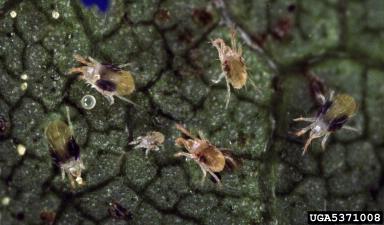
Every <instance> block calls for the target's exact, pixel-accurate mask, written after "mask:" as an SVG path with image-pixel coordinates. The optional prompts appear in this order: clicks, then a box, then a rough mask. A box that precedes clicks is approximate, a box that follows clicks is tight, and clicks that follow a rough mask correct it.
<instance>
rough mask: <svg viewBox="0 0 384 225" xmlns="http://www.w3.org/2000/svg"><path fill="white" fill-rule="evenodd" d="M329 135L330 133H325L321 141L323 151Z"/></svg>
mask: <svg viewBox="0 0 384 225" xmlns="http://www.w3.org/2000/svg"><path fill="white" fill-rule="evenodd" d="M329 135H331V134H330V133H327V134H326V135H325V136H324V137H323V140H322V141H321V148H322V149H323V151H324V150H325V143H326V142H327V140H328V138H329Z"/></svg>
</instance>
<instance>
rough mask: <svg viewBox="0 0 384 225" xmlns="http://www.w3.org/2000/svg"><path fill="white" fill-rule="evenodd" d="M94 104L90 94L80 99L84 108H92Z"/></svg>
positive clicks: (93, 98) (94, 101) (94, 100)
mask: <svg viewBox="0 0 384 225" xmlns="http://www.w3.org/2000/svg"><path fill="white" fill-rule="evenodd" d="M95 105H96V99H95V97H93V96H92V95H85V96H84V97H83V98H82V99H81V106H83V108H84V109H88V110H89V109H93V108H94V107H95Z"/></svg>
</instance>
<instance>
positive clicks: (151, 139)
mask: <svg viewBox="0 0 384 225" xmlns="http://www.w3.org/2000/svg"><path fill="white" fill-rule="evenodd" d="M164 140H165V137H164V134H162V133H160V132H157V131H150V132H148V133H147V134H146V135H145V136H140V137H137V138H136V139H135V140H134V141H132V142H131V143H129V144H130V145H136V146H135V149H137V148H144V149H145V157H148V154H149V152H150V151H159V150H160V148H159V146H161V145H162V144H163V143H164Z"/></svg>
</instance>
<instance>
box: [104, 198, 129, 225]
mask: <svg viewBox="0 0 384 225" xmlns="http://www.w3.org/2000/svg"><path fill="white" fill-rule="evenodd" d="M108 213H109V215H110V216H111V217H112V218H115V219H119V220H127V221H128V220H131V219H132V213H131V212H130V211H128V209H126V208H124V207H123V206H122V205H120V204H119V203H118V202H116V201H115V200H113V201H112V202H110V203H109V208H108Z"/></svg>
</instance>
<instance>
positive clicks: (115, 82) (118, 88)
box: [69, 54, 135, 105]
mask: <svg viewBox="0 0 384 225" xmlns="http://www.w3.org/2000/svg"><path fill="white" fill-rule="evenodd" d="M74 57H75V59H76V61H78V62H80V63H81V64H83V65H84V66H81V67H75V68H71V69H70V70H69V73H70V74H73V73H79V74H80V79H82V80H85V82H86V83H87V84H89V85H91V86H92V87H93V88H95V89H96V90H97V91H98V92H99V93H100V94H102V95H103V96H104V97H106V98H107V100H108V101H109V103H110V104H111V105H112V104H113V103H114V98H113V97H114V96H116V97H118V98H120V99H122V100H123V101H126V102H129V103H131V104H133V105H135V103H134V102H132V101H131V100H129V99H127V98H125V97H123V96H127V95H130V94H132V93H133V91H134V90H135V81H134V79H133V76H132V74H131V73H130V72H128V71H125V70H123V69H121V68H120V67H118V66H115V65H112V64H108V63H100V62H98V61H97V60H95V59H93V58H91V57H87V58H84V57H82V56H80V55H77V54H75V55H74Z"/></svg>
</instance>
